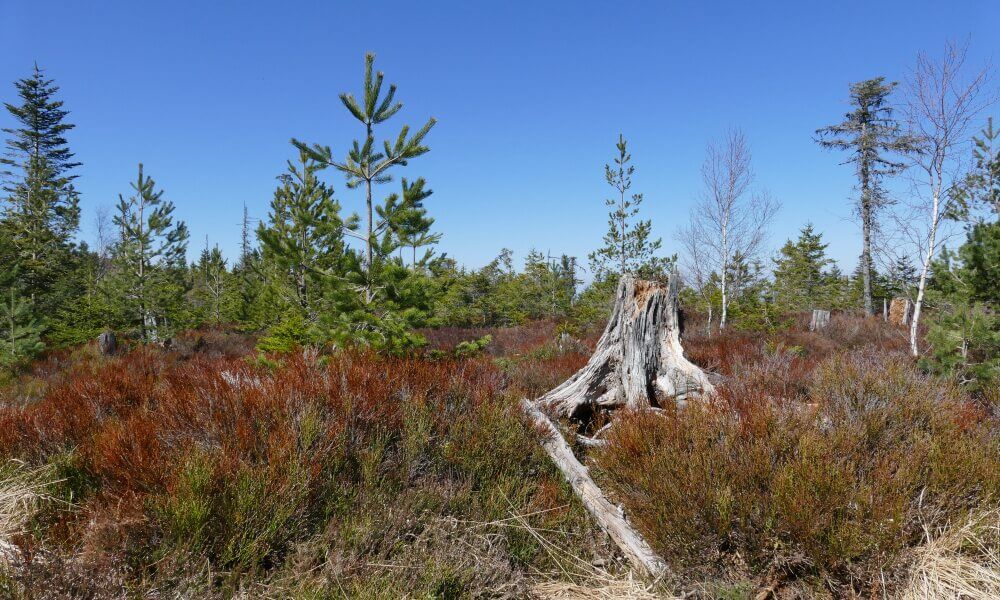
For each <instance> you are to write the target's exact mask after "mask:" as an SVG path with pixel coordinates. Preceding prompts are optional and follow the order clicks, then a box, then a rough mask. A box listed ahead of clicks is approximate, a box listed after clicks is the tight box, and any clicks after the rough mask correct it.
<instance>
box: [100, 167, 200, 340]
mask: <svg viewBox="0 0 1000 600" xmlns="http://www.w3.org/2000/svg"><path fill="white" fill-rule="evenodd" d="M131 185H132V189H133V192H134V193H133V194H132V195H131V196H129V197H128V198H125V197H124V196H122V195H121V194H119V196H118V214H117V215H115V217H114V223H115V225H116V226H117V227H118V228H119V231H120V238H119V240H118V243H117V245H116V246H115V248H114V250H113V254H112V262H113V265H114V276H113V277H112V278H110V280H109V284H110V285H111V286H112V290H113V291H112V296H113V298H114V301H115V302H116V304H117V307H118V309H117V312H118V315H119V317H118V318H119V320H120V323H121V324H123V325H124V326H125V327H126V328H128V329H129V330H134V331H136V332H138V334H139V335H140V337H141V339H142V340H144V341H156V340H157V339H159V337H160V336H161V334H169V331H170V330H171V328H173V327H177V326H179V325H180V321H181V320H182V316H181V315H182V312H181V311H182V309H183V298H184V292H185V287H186V286H185V283H184V276H185V274H186V273H185V271H186V266H185V254H186V252H187V240H188V230H187V226H186V225H185V224H184V222H183V221H177V222H176V223H175V222H174V218H173V212H174V204H173V202H170V201H167V200H164V199H163V190H157V189H156V184H155V182H154V181H153V179H152V178H150V177H148V176H146V175H145V173H144V172H143V167H142V163H139V174H138V176H137V178H136V181H135V182H134V183H132V184H131Z"/></svg>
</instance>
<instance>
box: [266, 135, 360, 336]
mask: <svg viewBox="0 0 1000 600" xmlns="http://www.w3.org/2000/svg"><path fill="white" fill-rule="evenodd" d="M321 168H322V166H321V165H320V164H319V163H317V162H316V161H314V160H312V159H311V158H310V156H309V154H308V153H307V152H305V151H299V160H298V163H293V162H292V161H288V172H287V173H285V174H283V175H281V176H280V177H279V181H280V186H279V187H278V189H277V190H275V192H274V198H273V199H272V200H271V210H270V212H269V213H268V219H267V222H266V223H264V222H262V223H261V224H260V226H259V228H258V230H257V237H258V239H260V242H261V245H262V249H263V258H264V260H265V261H266V262H269V263H272V264H274V265H275V266H276V268H277V273H279V274H281V276H282V277H283V279H284V281H282V282H281V285H280V286H279V288H278V289H279V290H283V292H282V296H283V297H284V300H285V301H286V302H287V303H288V305H290V306H291V307H292V308H293V309H294V310H296V311H298V313H299V314H300V315H301V317H302V318H303V319H304V320H305V321H306V322H307V323H308V324H309V326H310V327H313V326H315V325H316V323H317V320H318V318H319V316H320V312H321V311H322V310H324V299H326V304H327V306H326V308H329V306H328V304H329V302H330V297H329V294H330V293H331V288H332V286H333V285H334V284H340V283H342V282H344V281H345V277H346V271H347V265H346V263H345V261H346V260H348V259H349V258H350V257H349V256H348V253H347V249H346V246H345V244H344V235H343V234H344V231H345V230H353V229H354V228H355V227H356V219H354V218H352V219H348V220H347V221H345V220H344V219H342V218H341V216H340V203H339V202H337V201H336V200H335V199H334V197H333V189H332V188H330V187H329V186H327V185H326V184H325V183H323V182H322V181H320V180H319V179H318V178H317V173H318V172H319V170H320V169H321ZM341 287H342V286H341Z"/></svg>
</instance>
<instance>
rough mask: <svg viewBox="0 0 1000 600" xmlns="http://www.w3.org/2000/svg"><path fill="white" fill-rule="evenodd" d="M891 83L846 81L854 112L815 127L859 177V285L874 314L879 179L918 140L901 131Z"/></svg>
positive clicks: (895, 168)
mask: <svg viewBox="0 0 1000 600" xmlns="http://www.w3.org/2000/svg"><path fill="white" fill-rule="evenodd" d="M895 87H896V83H895V82H890V83H886V81H885V78H884V77H876V78H874V79H867V80H865V81H861V82H858V83H855V84H853V85H851V89H850V96H851V105H852V106H854V107H855V108H854V110H852V111H851V112H849V113H847V114H846V115H845V119H844V121H843V122H841V123H838V124H836V125H830V126H828V127H823V128H822V129H818V130H817V131H816V134H817V135H818V138H817V140H816V141H817V142H818V143H819V144H820V145H821V146H822V147H824V148H831V149H836V150H846V151H848V152H850V153H851V157H850V158H848V159H847V161H846V163H845V164H847V163H850V164H853V165H854V167H855V171H856V173H857V177H858V187H859V188H860V189H859V192H860V197H859V198H858V204H857V211H858V215H859V216H860V217H861V232H862V233H861V274H862V281H863V285H864V294H863V296H864V307H865V312H866V313H867V314H872V313H873V312H874V306H873V304H872V285H871V284H872V282H871V277H872V238H873V236H874V234H875V232H876V231H877V227H878V211H879V209H881V208H882V207H883V206H885V205H886V203H887V198H886V195H885V192H884V190H883V188H882V180H883V179H884V178H885V177H887V176H890V175H896V174H898V173H899V172H901V171H902V170H903V168H904V165H905V163H903V162H900V161H898V160H893V158H892V157H893V156H898V155H901V154H908V153H912V152H914V151H916V148H917V140H916V139H915V138H914V137H912V136H910V135H907V134H905V133H904V132H903V131H902V129H901V127H900V125H899V123H898V122H897V121H896V120H895V119H894V118H893V116H892V106H891V105H890V104H889V95H890V94H891V93H892V91H893V88H895Z"/></svg>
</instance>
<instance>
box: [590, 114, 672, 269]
mask: <svg viewBox="0 0 1000 600" xmlns="http://www.w3.org/2000/svg"><path fill="white" fill-rule="evenodd" d="M615 147H616V148H617V149H618V155H617V156H616V157H615V158H614V165H613V166H612V165H610V164H606V165H604V179H605V180H606V181H607V183H608V185H610V186H611V187H612V188H613V189H614V190H615V194H614V197H612V198H608V199H606V200H605V201H604V203H605V205H607V206H608V207H609V208H610V209H611V210H610V211H609V212H608V232H607V233H606V234H604V246H603V247H602V248H600V249H598V250H596V251H594V252H592V253H590V255H589V258H590V265H591V270H593V272H594V274H595V275H596V276H597V277H598V278H601V279H607V278H609V277H615V276H621V275H624V274H627V273H631V274H636V273H639V272H640V271H642V270H647V271H648V270H651V269H653V268H655V266H656V264H657V259H656V256H655V255H656V252H657V251H658V250H659V249H660V245H661V240H660V239H659V238H657V239H655V240H653V239H650V235H651V233H652V227H653V224H652V221H650V220H646V221H643V220H641V219H639V220H636V217H637V216H638V214H639V206H640V205H641V204H642V194H631V195H629V194H628V191H629V190H630V189H631V188H632V175H633V174H634V173H635V166H633V165H631V164H630V163H631V161H632V155H631V154H629V152H628V142H627V141H626V140H625V136H624V135H622V134H619V135H618V143H617V144H616V145H615Z"/></svg>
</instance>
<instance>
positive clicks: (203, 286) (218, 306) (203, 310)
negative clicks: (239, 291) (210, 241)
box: [189, 246, 231, 325]
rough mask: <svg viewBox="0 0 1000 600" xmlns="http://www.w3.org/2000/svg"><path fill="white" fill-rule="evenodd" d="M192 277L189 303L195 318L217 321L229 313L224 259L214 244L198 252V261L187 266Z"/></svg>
mask: <svg viewBox="0 0 1000 600" xmlns="http://www.w3.org/2000/svg"><path fill="white" fill-rule="evenodd" d="M191 275H192V278H193V281H192V285H191V291H190V293H189V295H190V300H189V302H190V304H191V308H192V310H193V311H194V312H195V314H196V315H197V316H196V319H195V320H196V322H198V323H211V324H212V325H219V324H221V323H222V322H223V321H224V320H225V319H226V317H228V315H229V306H228V303H229V300H230V298H231V295H230V294H229V291H230V288H231V286H230V275H229V270H228V269H227V267H226V259H224V258H223V257H222V251H221V250H219V247H218V246H215V247H213V248H212V249H209V248H208V247H207V246H206V248H205V249H204V250H202V252H201V256H200V257H199V258H198V262H197V263H196V264H195V265H194V267H193V268H192V269H191Z"/></svg>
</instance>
